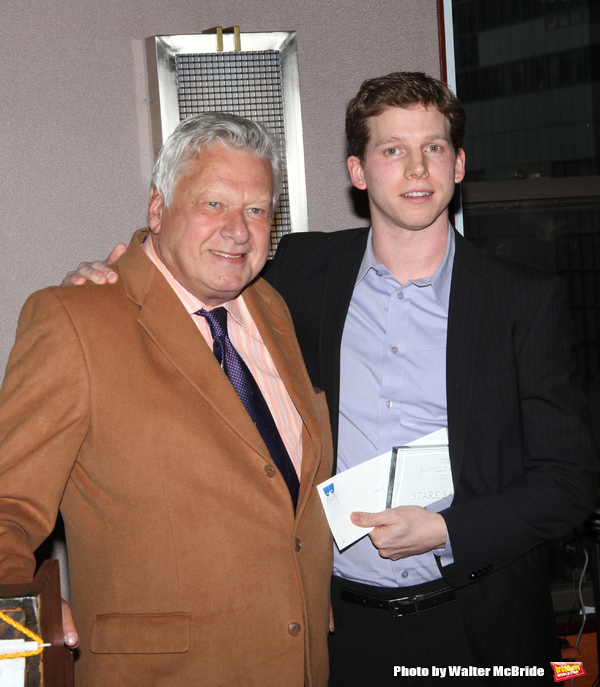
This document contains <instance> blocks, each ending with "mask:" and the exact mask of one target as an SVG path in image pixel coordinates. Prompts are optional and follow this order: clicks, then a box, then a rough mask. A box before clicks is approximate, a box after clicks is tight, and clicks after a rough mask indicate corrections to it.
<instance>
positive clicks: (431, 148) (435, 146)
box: [427, 143, 442, 153]
mask: <svg viewBox="0 0 600 687" xmlns="http://www.w3.org/2000/svg"><path fill="white" fill-rule="evenodd" d="M427 150H428V151H429V152H430V153H439V152H441V150H442V146H440V145H438V144H437V143H434V144H433V145H430V146H429V147H428V148H427Z"/></svg>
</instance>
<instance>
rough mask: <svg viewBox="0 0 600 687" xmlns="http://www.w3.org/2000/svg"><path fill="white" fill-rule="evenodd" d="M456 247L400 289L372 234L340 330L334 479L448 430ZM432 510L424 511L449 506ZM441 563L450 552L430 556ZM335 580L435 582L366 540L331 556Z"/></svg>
mask: <svg viewBox="0 0 600 687" xmlns="http://www.w3.org/2000/svg"><path fill="white" fill-rule="evenodd" d="M454 249H455V239H454V232H453V230H452V228H451V227H449V229H448V241H447V244H446V253H445V256H444V259H443V260H442V262H441V264H440V266H439V267H438V268H437V270H436V271H435V273H434V274H433V275H432V276H431V277H430V278H427V279H416V280H414V281H410V282H409V283H408V284H406V285H402V284H400V283H399V282H398V281H397V280H396V279H395V278H394V277H393V276H392V274H391V273H390V272H389V270H388V269H387V268H386V267H384V266H383V265H380V264H377V261H376V260H375V256H374V254H373V242H372V230H371V232H370V233H369V238H368V242H367V249H366V251H365V255H364V258H363V261H362V264H361V267H360V270H359V273H358V278H357V281H356V286H355V287H354V292H353V295H352V300H351V302H350V308H349V310H348V316H347V318H346V322H345V325H344V334H343V337H342V349H341V369H340V419H339V441H338V471H339V472H341V471H343V470H347V469H348V468H351V467H354V466H355V465H358V464H359V463H362V462H364V461H365V460H369V459H370V458H374V457H375V456H378V455H381V454H382V453H386V452H387V451H389V450H391V448H392V447H393V446H402V445H405V444H408V443H409V442H411V441H414V440H415V439H418V438H420V437H422V436H425V435H426V434H430V433H431V432H435V431H436V430H439V429H442V428H445V427H447V425H448V414H447V407H446V336H447V331H448V304H449V300H450V285H451V278H452V265H453V262H454ZM450 502H451V497H450V498H449V499H448V500H447V502H446V503H443V504H439V505H438V506H437V507H435V508H431V510H436V511H439V510H442V509H443V508H446V507H447V506H448V505H450ZM436 554H439V555H441V556H442V563H443V564H445V563H448V562H450V561H451V560H452V557H451V556H452V554H451V549H450V546H449V542H447V545H446V549H443V550H439V551H436ZM334 574H336V575H338V576H340V577H343V578H346V579H349V580H354V581H356V582H362V583H364V584H370V585H376V586H383V587H404V586H412V585H415V584H421V583H422V582H427V581H430V580H434V579H439V578H440V577H441V575H440V572H439V569H438V566H437V563H436V561H435V556H434V554H433V553H426V554H422V555H420V556H412V557H410V558H406V559H403V560H400V561H390V560H386V559H383V558H381V557H380V556H379V553H378V552H377V549H376V548H375V547H374V546H373V544H372V543H371V540H370V539H369V538H368V537H364V538H363V539H361V540H360V541H358V542H356V543H355V544H353V545H352V546H350V547H348V548H347V549H345V550H344V551H342V552H340V551H338V550H337V549H335V551H334Z"/></svg>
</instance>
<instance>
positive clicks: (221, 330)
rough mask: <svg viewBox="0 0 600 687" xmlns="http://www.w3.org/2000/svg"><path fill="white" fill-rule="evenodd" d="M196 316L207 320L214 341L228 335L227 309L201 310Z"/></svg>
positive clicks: (221, 307)
mask: <svg viewBox="0 0 600 687" xmlns="http://www.w3.org/2000/svg"><path fill="white" fill-rule="evenodd" d="M196 315H201V316H202V317H204V318H206V320H207V321H208V325H209V327H210V333H211V334H212V338H213V339H218V338H220V337H221V336H226V335H227V309H226V308H224V307H223V306H220V307H218V308H213V309H212V310H204V308H200V310H198V311H197V312H196Z"/></svg>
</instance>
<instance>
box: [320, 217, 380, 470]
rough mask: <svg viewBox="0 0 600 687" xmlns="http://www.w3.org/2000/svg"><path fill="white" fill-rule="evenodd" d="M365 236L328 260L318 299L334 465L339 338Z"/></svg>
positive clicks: (337, 417)
mask: <svg viewBox="0 0 600 687" xmlns="http://www.w3.org/2000/svg"><path fill="white" fill-rule="evenodd" d="M368 235H369V230H368V229H365V230H364V233H361V234H359V235H358V236H357V237H355V238H354V240H353V241H352V242H351V243H350V244H348V245H347V246H346V248H345V250H342V251H339V252H338V253H337V254H336V255H333V256H332V258H331V261H330V264H329V267H328V271H327V280H326V281H325V284H324V288H323V293H322V296H321V298H320V301H321V311H320V318H321V321H320V327H319V331H320V339H319V366H320V377H321V380H322V383H323V389H324V390H325V392H326V394H327V403H328V406H329V413H330V416H331V432H332V436H333V449H334V462H335V460H336V457H337V437H338V426H339V409H340V358H341V347H342V335H343V333H344V324H345V322H346V316H347V314H348V308H349V307H350V301H351V300H352V293H353V291H354V285H355V283H356V277H357V275H358V270H359V268H360V263H361V262H362V258H363V255H364V252H365V249H366V246H367V238H368ZM334 471H335V465H334Z"/></svg>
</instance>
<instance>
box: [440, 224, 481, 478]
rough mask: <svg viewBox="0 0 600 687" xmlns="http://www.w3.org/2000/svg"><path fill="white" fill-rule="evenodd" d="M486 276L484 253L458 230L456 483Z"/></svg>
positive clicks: (452, 426) (451, 416)
mask: <svg viewBox="0 0 600 687" xmlns="http://www.w3.org/2000/svg"><path fill="white" fill-rule="evenodd" d="M484 279H485V277H484V273H483V256H482V254H481V253H480V252H479V251H478V250H477V249H476V248H474V247H473V246H472V245H471V244H469V243H468V242H467V241H466V240H465V239H464V238H463V237H462V236H460V234H458V233H456V253H455V256H454V266H453V269H452V286H451V290H450V306H449V312H448V339H447V345H446V397H447V403H448V437H449V442H450V457H451V463H452V477H453V480H454V484H455V485H456V484H457V483H458V479H459V477H460V472H461V470H462V465H463V456H464V450H465V438H466V431H467V422H466V418H467V417H468V409H469V406H470V403H471V394H472V390H473V360H474V359H475V356H476V355H477V347H478V341H479V337H478V336H477V335H476V332H477V323H478V322H479V321H480V314H481V309H482V307H483V305H484V293H485V290H484V288H483V283H482V282H483V280H484Z"/></svg>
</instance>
